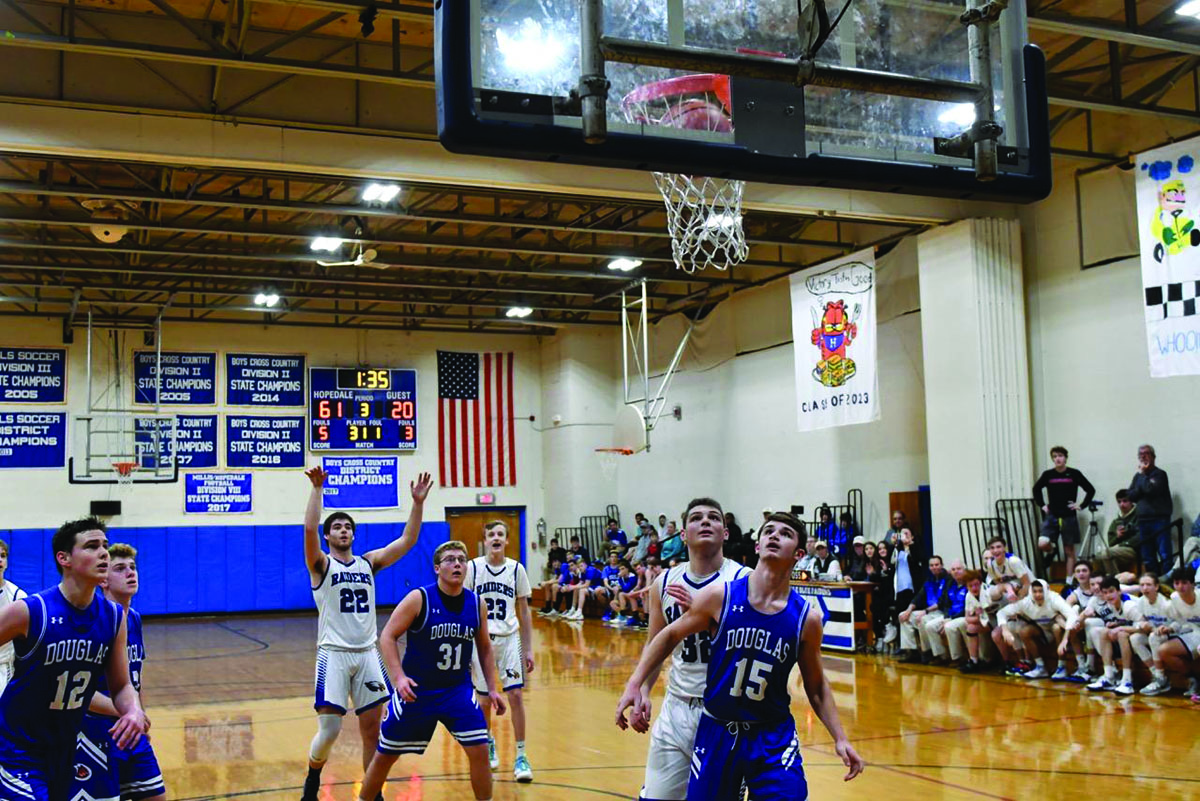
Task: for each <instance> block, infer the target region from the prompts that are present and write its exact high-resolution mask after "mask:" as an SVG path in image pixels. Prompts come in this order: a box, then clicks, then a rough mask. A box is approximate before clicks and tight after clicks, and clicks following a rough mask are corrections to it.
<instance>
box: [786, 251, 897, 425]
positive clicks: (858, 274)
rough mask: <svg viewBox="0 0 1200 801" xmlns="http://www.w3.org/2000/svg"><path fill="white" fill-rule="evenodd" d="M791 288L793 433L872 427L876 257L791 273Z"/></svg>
mask: <svg viewBox="0 0 1200 801" xmlns="http://www.w3.org/2000/svg"><path fill="white" fill-rule="evenodd" d="M791 282H792V340H793V344H792V347H793V349H794V355H795V361H796V415H797V424H798V429H799V430H800V431H816V430H818V429H821V428H832V427H834V426H846V425H854V424H855V423H869V422H871V421H872V420H878V419H879V379H878V375H877V373H876V363H875V337H876V331H875V251H874V250H873V249H867V250H862V251H859V252H858V253H854V254H851V255H849V256H845V257H843V258H841V259H838V260H836V261H833V262H826V263H825V264H823V265H820V266H818V267H816V268H815V269H813V270H806V271H804V272H801V273H796V274H794V275H793V276H792V277H791Z"/></svg>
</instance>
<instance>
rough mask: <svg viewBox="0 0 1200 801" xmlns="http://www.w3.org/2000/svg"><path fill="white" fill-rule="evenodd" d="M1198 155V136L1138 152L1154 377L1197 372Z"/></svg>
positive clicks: (1140, 232) (1199, 355)
mask: <svg viewBox="0 0 1200 801" xmlns="http://www.w3.org/2000/svg"><path fill="white" fill-rule="evenodd" d="M1198 156H1200V139H1191V140H1188V141H1187V142H1180V143H1177V144H1173V145H1168V146H1167V147H1161V148H1159V149H1158V150H1151V151H1149V152H1148V153H1143V154H1142V155H1141V156H1139V157H1138V170H1137V210H1138V244H1139V249H1140V251H1141V260H1142V287H1143V303H1144V304H1145V309H1146V339H1147V344H1148V345H1149V349H1150V375H1151V376H1153V377H1155V378H1162V377H1165V376H1173V375H1196V374H1200V316H1197V314H1196V300H1197V296H1200V228H1197V225H1196V216H1197V204H1196V201H1197V200H1200V169H1198V168H1197V165H1196V158H1197V157H1198ZM1189 194H1190V195H1191V198H1192V202H1191V203H1188V195H1189Z"/></svg>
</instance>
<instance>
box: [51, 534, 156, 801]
mask: <svg viewBox="0 0 1200 801" xmlns="http://www.w3.org/2000/svg"><path fill="white" fill-rule="evenodd" d="M137 591H138V572H137V549H136V548H134V547H133V546H132V545H126V544H125V543H123V542H116V543H113V544H112V545H110V546H108V578H107V579H105V581H104V597H105V598H107V599H108V600H110V601H115V602H116V603H117V604H119V605H120V606H121V608H122V609H123V610H124V612H125V627H126V629H127V632H128V636H127V640H128V645H127V646H126V653H127V654H128V656H129V680H130V681H131V682H132V683H133V688H134V689H135V690H137V692H138V698H139V699H140V698H141V695H142V663H143V662H144V661H145V659H146V646H145V640H144V639H143V638H142V616H141V615H140V614H138V611H137V610H136V609H133V608H132V607H131V606H130V604H131V603H132V602H133V596H135V595H137ZM117 717H118V714H117V710H116V707H114V706H113V702H112V699H111V698H110V697H109V696H108V684H107V682H105V681H104V680H103V678H102V679H101V680H100V683H99V684H98V685H97V687H96V694H95V695H94V696H92V703H91V705H90V706H89V707H88V713H87V714H86V715H84V718H83V731H81V732H80V733H79V745H78V747H77V749H76V754H75V786H74V788H73V789H72V791H71V798H80V797H84V798H87V797H91V798H94V799H105V798H118V797H119V798H121V799H122V800H123V801H163V799H165V798H166V797H167V791H166V787H165V786H164V785H163V777H162V770H160V769H159V767H158V759H157V758H156V757H155V756H154V749H153V748H152V747H151V745H150V740H149V738H142V740H141V741H140V742H138V744H137V745H135V746H133V747H132V748H117V747H115V746H114V745H113V743H112V737H111V736H110V735H109V733H108V730H109V729H110V728H111V727H112V724H113V720H114V719H115V718H117ZM81 794H82V795H81Z"/></svg>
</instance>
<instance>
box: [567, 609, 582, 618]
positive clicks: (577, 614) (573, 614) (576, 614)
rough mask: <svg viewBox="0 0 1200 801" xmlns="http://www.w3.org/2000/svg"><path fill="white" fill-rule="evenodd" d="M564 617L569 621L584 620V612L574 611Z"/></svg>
mask: <svg viewBox="0 0 1200 801" xmlns="http://www.w3.org/2000/svg"><path fill="white" fill-rule="evenodd" d="M563 617H565V618H567V619H568V620H583V610H582V609H572V610H571V611H570V612H568V613H567V614H565V615H563Z"/></svg>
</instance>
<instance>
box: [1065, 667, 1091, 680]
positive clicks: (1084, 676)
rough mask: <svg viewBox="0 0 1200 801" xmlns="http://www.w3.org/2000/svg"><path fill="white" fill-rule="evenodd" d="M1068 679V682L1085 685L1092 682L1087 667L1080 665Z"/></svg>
mask: <svg viewBox="0 0 1200 801" xmlns="http://www.w3.org/2000/svg"><path fill="white" fill-rule="evenodd" d="M1068 678H1069V680H1070V681H1076V682H1079V683H1081V684H1086V683H1087V682H1089V681H1091V680H1092V671H1090V670H1088V669H1087V665H1081V666H1080V668H1079V669H1078V670H1076V671H1075V672H1074V673H1072V674H1071V675H1070V676H1069V677H1068Z"/></svg>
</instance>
